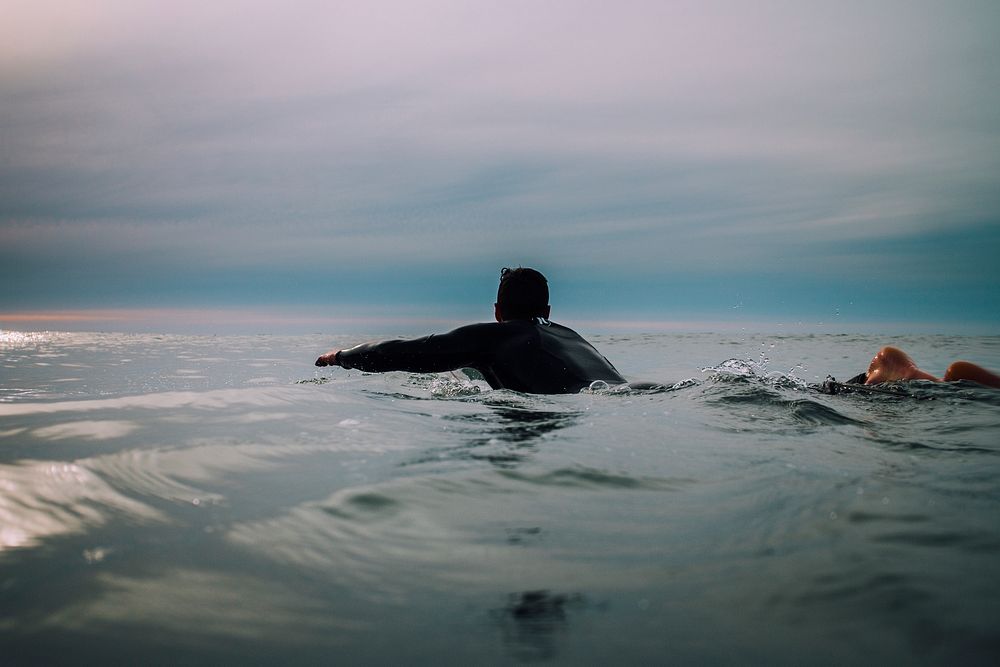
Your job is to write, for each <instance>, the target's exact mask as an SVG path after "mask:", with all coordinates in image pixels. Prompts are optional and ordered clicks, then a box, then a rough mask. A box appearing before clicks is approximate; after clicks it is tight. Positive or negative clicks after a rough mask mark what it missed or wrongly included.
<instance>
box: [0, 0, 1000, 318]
mask: <svg viewBox="0 0 1000 667" xmlns="http://www.w3.org/2000/svg"><path fill="white" fill-rule="evenodd" d="M4 7H5V9H4V20H3V21H2V22H0V328H8V329H19V328H39V327H41V328H53V329H54V328H73V327H82V326H86V327H93V326H99V327H103V328H106V329H115V328H124V329H129V328H142V327H150V326H153V327H155V326H161V325H164V323H166V322H172V323H174V326H181V324H180V323H187V324H184V326H193V325H194V324H196V323H198V322H202V323H203V324H204V323H208V325H207V326H217V325H216V324H215V323H219V324H218V326H222V323H224V322H228V324H229V325H230V326H234V327H236V328H239V327H251V328H261V327H267V326H272V327H277V328H280V327H282V326H287V327H291V328H293V329H294V328H303V329H305V330H310V331H311V330H316V331H336V330H338V329H340V328H345V327H348V328H349V327H354V326H368V325H373V326H379V325H383V324H388V323H395V322H402V321H408V322H411V323H416V324H418V325H419V326H424V325H438V324H440V325H441V326H447V325H448V324H449V323H453V324H459V323H461V322H463V321H469V320H485V319H489V318H490V317H492V307H491V306H492V302H493V300H494V298H495V294H496V291H495V290H496V283H497V278H498V275H499V269H500V267H502V266H517V265H523V266H531V267H535V268H538V269H539V270H541V271H543V272H544V273H545V274H546V275H547V276H548V277H549V280H550V283H551V293H552V304H553V318H554V319H556V320H559V321H563V322H565V323H567V324H572V323H573V322H575V321H580V322H588V323H590V324H591V325H592V326H593V327H596V328H600V327H601V326H602V323H603V325H608V326H610V325H611V323H616V322H617V323H619V324H621V325H622V326H625V325H626V324H627V326H631V327H633V328H644V327H646V328H650V329H657V328H663V329H670V328H672V327H673V328H684V327H694V328H699V327H702V328H709V329H711V328H719V327H726V326H733V325H734V324H735V325H737V326H743V325H746V324H748V323H753V324H754V325H755V326H760V327H765V328H766V327H779V326H786V325H789V326H790V325H791V324H796V325H797V326H800V327H802V328H804V329H809V328H810V327H826V330H831V328H832V329H837V328H838V327H839V328H843V329H845V330H866V329H871V330H877V329H879V328H880V327H882V328H885V327H895V328H896V329H897V330H901V331H908V330H914V331H917V330H921V331H922V330H937V329H940V330H941V331H945V332H965V331H968V332H976V333H991V334H992V333H1000V81H998V79H1000V40H997V39H996V33H997V30H998V28H1000V3H997V2H995V1H993V0H985V1H982V2H970V1H963V0H957V1H954V2H947V3H944V2H936V1H935V2H923V1H920V0H900V1H894V0H886V1H877V0H876V1H871V0H868V1H864V2H855V1H851V0H847V1H844V2H829V0H824V1H822V2H810V1H808V0H806V1H790V0H789V1H781V2H774V1H768V0H764V1H760V0H754V1H753V2H735V1H713V0H700V1H692V2H672V1H669V0H659V1H654V2H642V1H630V0H624V1H616V2H592V1H586V0H579V1H576V2H565V1H560V0H554V1H549V2H538V1H537V0H535V1H521V0H506V1H503V2H500V1H496V2H487V1H478V0H457V1H439V0H425V1H421V2H412V1H394V2H380V1H378V0H375V1H370V2H356V1H352V2H337V1H336V0H324V1H311V0H285V1H283V2H255V1H253V0H241V1H236V0H213V2H207V3H206V2H203V1H202V0H197V1H189V0H175V1H172V2H161V1H155V2H151V1H148V0H120V1H119V0H86V1H78V0H59V1H58V2H50V1H48V0H6V2H5V3H4Z"/></svg>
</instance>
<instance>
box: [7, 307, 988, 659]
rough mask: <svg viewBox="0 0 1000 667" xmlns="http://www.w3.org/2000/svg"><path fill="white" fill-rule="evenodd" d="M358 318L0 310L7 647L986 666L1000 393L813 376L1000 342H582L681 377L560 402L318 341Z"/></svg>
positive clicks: (129, 654)
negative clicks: (338, 321) (314, 327)
mask: <svg viewBox="0 0 1000 667" xmlns="http://www.w3.org/2000/svg"><path fill="white" fill-rule="evenodd" d="M569 324H572V323H569ZM377 337H378V336H372V337H370V338H377ZM366 338H369V337H364V336H362V337H358V336H350V337H347V336H337V335H311V336H297V337H279V336H244V337H238V336H228V337H194V336H152V335H126V334H108V333H102V334H85V333H22V332H14V331H3V332H0V652H2V655H0V663H2V664H4V665H35V664H44V665H58V664H74V665H75V664H99V663H110V664H213V665H216V664H282V665H298V664H337V665H341V664H385V665H389V664H399V665H401V664H462V665H468V664H518V663H536V662H548V663H552V664H574V665H575V664H636V665H637V664H705V665H715V664H719V665H726V664H731V665H745V664H769V665H802V664H809V665H822V664H918V665H919V664H963V665H969V664H996V663H997V662H998V661H1000V392H998V391H995V390H989V389H984V388H980V387H977V386H975V385H971V384H961V383H959V384H956V385H935V384H930V383H911V384H905V385H900V386H898V387H896V388H895V391H896V392H897V393H893V394H867V393H843V394H838V395H828V394H823V393H820V392H819V391H816V389H815V385H816V384H818V383H821V382H822V381H823V380H824V379H825V378H826V376H827V375H828V374H832V375H834V376H836V377H837V378H839V379H841V380H846V379H847V378H849V377H850V376H852V375H854V374H856V373H858V372H860V371H863V370H865V368H866V367H867V364H868V361H869V360H870V359H871V357H872V355H873V354H874V352H875V351H876V350H877V349H878V348H879V347H880V346H881V345H884V344H887V343H892V344H894V345H897V346H898V347H901V348H902V349H904V350H906V351H908V352H909V353H910V354H911V355H912V356H913V357H914V358H915V359H916V360H917V361H918V363H919V364H920V365H921V366H922V367H923V368H925V369H926V370H928V371H931V372H935V373H941V372H943V370H944V368H945V367H946V366H947V364H948V363H949V362H951V361H953V360H954V359H956V358H966V359H969V360H971V361H976V362H978V363H982V364H983V365H986V366H988V367H993V368H1000V337H946V336H926V335H921V336H910V337H896V338H893V339H892V340H887V339H885V338H882V337H879V336H860V335H853V334H852V335H834V334H817V335H756V334H750V333H743V332H741V333H729V334H657V335H638V334H628V335H603V336H602V335H594V336H589V338H590V339H591V340H592V341H593V342H594V344H595V345H596V346H597V347H598V349H599V350H600V351H601V352H602V353H603V354H605V356H607V357H608V358H609V359H611V360H612V362H614V363H615V365H616V366H617V367H618V368H619V370H620V371H622V372H623V373H624V374H625V375H626V376H627V377H628V378H629V379H631V380H651V381H656V382H661V383H663V384H664V385H665V388H664V390H661V391H655V392H637V391H619V390H615V389H608V388H602V387H595V388H594V389H593V390H590V391H584V392H582V393H580V394H575V395H566V396H536V395H525V394H519V393H514V392H509V391H492V390H490V389H489V388H488V387H487V386H486V385H485V384H484V383H482V382H481V381H477V380H474V379H470V378H469V377H468V376H467V375H466V374H464V373H461V372H457V373H445V374H440V375H415V374H408V373H388V374H384V375H370V374H365V373H362V372H358V371H345V370H343V369H339V368H333V369H329V368H324V369H318V368H316V367H314V366H313V361H314V359H315V358H316V356H317V355H319V354H320V353H322V352H325V351H327V350H329V349H332V348H336V347H340V346H347V345H349V344H353V343H357V342H361V341H362V340H364V339H366Z"/></svg>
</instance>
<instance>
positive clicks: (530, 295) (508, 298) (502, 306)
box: [496, 267, 549, 322]
mask: <svg viewBox="0 0 1000 667" xmlns="http://www.w3.org/2000/svg"><path fill="white" fill-rule="evenodd" d="M548 316H549V283H548V281H547V280H545V276H543V275H542V274H541V273H539V272H538V271H535V270H534V269H525V268H521V267H518V268H516V269H508V268H506V267H504V268H503V269H500V287H499V289H497V302H496V317H497V321H498V322H503V321H504V320H527V319H531V318H532V317H544V318H546V319H547V318H548Z"/></svg>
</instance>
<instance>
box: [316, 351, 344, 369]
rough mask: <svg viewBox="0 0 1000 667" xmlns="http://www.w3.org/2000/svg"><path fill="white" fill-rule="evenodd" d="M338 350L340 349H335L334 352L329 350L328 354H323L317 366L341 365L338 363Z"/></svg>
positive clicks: (317, 361)
mask: <svg viewBox="0 0 1000 667" xmlns="http://www.w3.org/2000/svg"><path fill="white" fill-rule="evenodd" d="M338 352H340V350H334V351H333V352H327V353H326V354H324V355H321V356H320V358H319V359H317V360H316V365H317V366H339V365H340V364H338V363H337V353H338Z"/></svg>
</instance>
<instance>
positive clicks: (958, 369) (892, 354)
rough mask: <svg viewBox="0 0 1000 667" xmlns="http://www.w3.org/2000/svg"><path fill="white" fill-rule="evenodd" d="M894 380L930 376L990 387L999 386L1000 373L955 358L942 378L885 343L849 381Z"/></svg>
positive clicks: (922, 378) (920, 378)
mask: <svg viewBox="0 0 1000 667" xmlns="http://www.w3.org/2000/svg"><path fill="white" fill-rule="evenodd" d="M895 380H930V381H932V382H954V381H956V380H970V381H972V382H977V383H979V384H981V385H985V386H987V387H994V388H996V389H1000V375H997V374H996V373H993V372H991V371H988V370H986V369H985V368H983V367H982V366H977V365H976V364H973V363H970V362H968V361H956V362H955V363H953V364H951V365H950V366H948V368H947V370H945V372H944V377H943V378H937V377H935V376H933V375H931V374H930V373H928V372H926V371H923V370H921V369H919V368H917V364H916V363H914V361H913V359H911V358H910V356H909V355H908V354H906V353H905V352H903V351H902V350H900V349H898V348H895V347H889V346H886V347H883V348H882V349H881V350H879V351H878V353H877V354H876V355H875V357H874V358H873V359H872V362H871V364H869V366H868V371H867V372H866V373H862V374H860V375H858V376H857V377H855V378H852V379H851V380H849V381H848V383H849V384H866V385H872V384H881V383H883V382H893V381H895Z"/></svg>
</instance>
